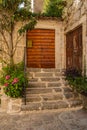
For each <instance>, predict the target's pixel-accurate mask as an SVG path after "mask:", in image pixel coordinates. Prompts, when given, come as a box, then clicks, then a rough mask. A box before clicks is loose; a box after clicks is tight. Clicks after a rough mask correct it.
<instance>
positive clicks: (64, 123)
mask: <svg viewBox="0 0 87 130" xmlns="http://www.w3.org/2000/svg"><path fill="white" fill-rule="evenodd" d="M0 130H87V110H83V109H82V108H78V109H71V110H70V109H65V110H63V111H62V110H61V111H59V110H57V111H44V112H43V111H41V112H36V111H35V112H28V113H21V114H16V115H9V114H6V113H0Z"/></svg>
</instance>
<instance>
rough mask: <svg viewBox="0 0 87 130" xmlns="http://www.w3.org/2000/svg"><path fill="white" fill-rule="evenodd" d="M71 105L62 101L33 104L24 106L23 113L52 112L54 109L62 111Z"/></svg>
mask: <svg viewBox="0 0 87 130" xmlns="http://www.w3.org/2000/svg"><path fill="white" fill-rule="evenodd" d="M68 107H69V105H68V104H67V103H66V102H64V101H62V100H60V101H56V102H55V101H50V102H41V103H40V102H35V103H34V102H31V103H28V105H22V108H21V109H22V111H33V110H52V109H62V108H68Z"/></svg>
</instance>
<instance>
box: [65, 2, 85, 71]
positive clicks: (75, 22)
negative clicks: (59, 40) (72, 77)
mask: <svg viewBox="0 0 87 130" xmlns="http://www.w3.org/2000/svg"><path fill="white" fill-rule="evenodd" d="M86 10H87V0H83V1H80V3H79V4H78V5H77V6H75V4H71V5H69V7H68V8H67V9H66V15H65V17H66V18H65V20H64V31H65V35H66V33H67V32H69V31H72V30H74V29H75V28H76V27H78V26H80V25H82V44H83V59H82V64H83V67H82V69H83V72H84V66H85V63H86V70H87V11H86ZM65 43H66V39H65ZM65 46H66V45H65ZM65 58H66V57H65Z"/></svg>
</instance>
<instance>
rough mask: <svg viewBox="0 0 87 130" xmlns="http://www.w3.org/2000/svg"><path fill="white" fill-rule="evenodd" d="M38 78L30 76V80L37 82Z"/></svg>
mask: <svg viewBox="0 0 87 130" xmlns="http://www.w3.org/2000/svg"><path fill="white" fill-rule="evenodd" d="M37 81H38V78H29V82H37Z"/></svg>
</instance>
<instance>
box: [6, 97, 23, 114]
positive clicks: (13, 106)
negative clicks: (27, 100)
mask: <svg viewBox="0 0 87 130" xmlns="http://www.w3.org/2000/svg"><path fill="white" fill-rule="evenodd" d="M22 104H23V103H22V98H17V99H16V98H9V102H8V106H7V113H10V114H15V113H19V112H21V106H22Z"/></svg>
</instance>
